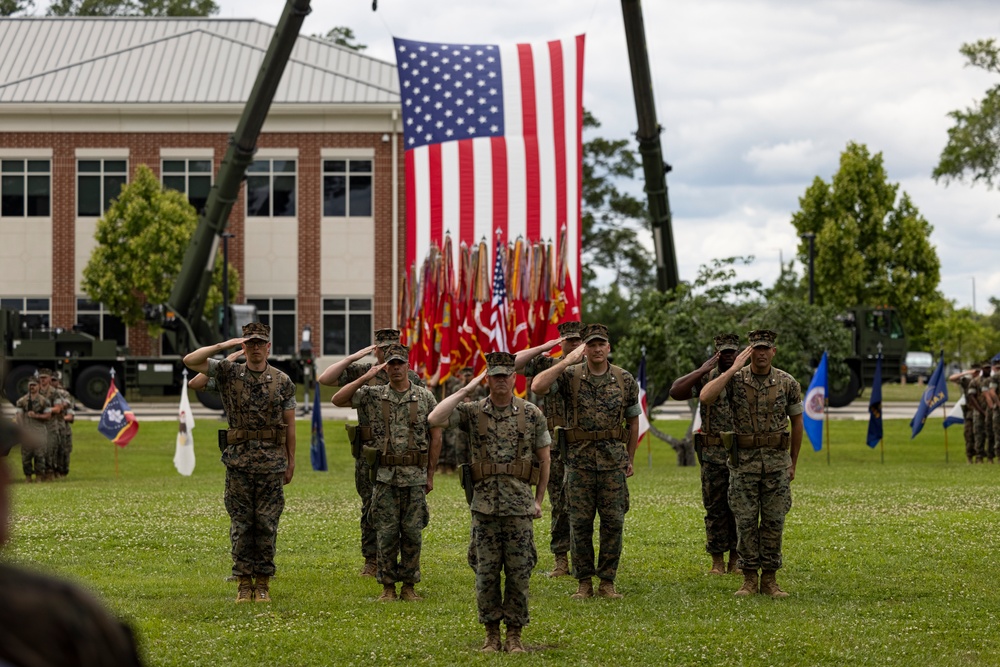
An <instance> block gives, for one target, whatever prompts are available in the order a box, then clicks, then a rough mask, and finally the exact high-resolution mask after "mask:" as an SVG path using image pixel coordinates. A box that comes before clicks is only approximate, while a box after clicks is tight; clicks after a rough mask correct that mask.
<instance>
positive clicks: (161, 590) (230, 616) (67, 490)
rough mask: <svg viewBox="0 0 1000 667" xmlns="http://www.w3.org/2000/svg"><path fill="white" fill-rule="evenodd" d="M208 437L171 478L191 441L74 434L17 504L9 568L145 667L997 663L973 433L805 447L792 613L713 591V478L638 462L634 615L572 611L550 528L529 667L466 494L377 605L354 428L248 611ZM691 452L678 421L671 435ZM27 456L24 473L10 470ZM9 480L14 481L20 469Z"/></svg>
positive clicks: (287, 520)
mask: <svg viewBox="0 0 1000 667" xmlns="http://www.w3.org/2000/svg"><path fill="white" fill-rule="evenodd" d="M218 426H219V422H218V421H210V420H203V421H199V422H198V428H197V429H196V430H195V431H194V435H195V439H196V442H197V453H198V467H197V469H196V470H195V473H194V475H193V477H191V478H182V477H180V476H179V475H177V474H176V472H175V471H174V468H173V464H172V457H173V451H174V436H175V433H176V425H175V424H173V423H169V422H168V423H145V424H142V427H141V430H140V433H139V435H138V437H137V438H136V439H135V440H134V441H133V442H132V444H130V445H129V446H128V447H127V448H126V449H124V450H122V451H121V452H120V454H119V476H118V477H117V478H116V477H115V461H114V451H113V447H112V446H111V445H110V444H109V443H108V442H107V441H106V440H104V439H103V438H101V437H100V436H99V435H98V434H97V433H96V427H95V426H94V425H93V424H92V423H91V424H85V423H79V424H78V425H77V427H76V433H75V442H76V445H75V451H74V454H73V471H72V473H71V476H70V477H69V478H68V479H67V480H64V481H61V482H56V483H52V484H45V485H40V484H33V485H26V484H16V485H15V486H14V489H13V495H14V531H13V532H14V535H13V540H12V543H11V544H10V545H9V546H8V548H7V550H6V556H5V557H6V558H7V559H8V560H11V561H14V562H16V563H19V564H22V565H26V566H30V567H37V568H41V569H43V570H46V571H50V572H54V573H57V574H59V575H61V576H65V577H69V578H71V579H75V580H78V581H80V582H81V583H83V584H84V585H86V586H88V587H90V588H91V589H93V590H95V591H96V592H97V593H98V594H99V595H100V596H102V597H103V599H104V600H105V601H106V602H107V604H108V605H109V606H110V607H111V608H112V609H113V610H114V611H115V612H116V613H118V614H119V615H120V616H122V617H124V618H126V619H128V620H129V621H130V622H131V623H132V624H133V625H134V627H135V628H136V630H137V632H138V634H139V635H140V637H141V639H142V650H143V652H144V655H145V657H146V660H147V663H148V664H150V665H371V664H387V663H396V664H404V663H405V664H420V665H470V664H498V663H501V662H503V663H505V662H508V661H510V662H520V663H522V664H527V663H529V662H530V663H532V664H551V665H557V664H558V665H664V664H669V665H796V666H798V665H831V666H833V665H837V666H840V665H886V664H900V665H963V666H968V665H997V664H1000V633H998V632H997V622H998V616H1000V587H998V576H997V571H996V570H995V569H994V565H995V561H994V557H995V555H996V554H997V549H998V546H1000V545H998V542H1000V538H998V530H1000V466H987V465H979V466H969V465H967V464H966V463H965V461H964V455H963V453H962V452H961V451H960V450H961V445H960V443H959V441H960V439H961V433H960V432H959V431H958V429H952V430H951V431H950V432H949V437H950V439H951V443H950V444H951V455H950V459H951V462H950V463H949V464H945V462H944V442H943V438H942V433H941V431H942V429H941V428H940V425H939V422H938V423H932V424H931V425H929V426H928V427H927V429H926V432H925V433H923V434H921V435H920V436H919V437H918V438H917V440H915V441H910V440H909V433H908V429H907V426H906V422H905V420H900V421H888V422H886V437H887V444H886V446H885V463H884V464H881V463H880V462H879V451H878V450H869V449H868V448H867V447H866V446H864V444H863V440H864V433H865V428H866V425H865V423H864V422H839V421H838V422H834V423H833V429H834V430H833V433H832V441H833V446H832V456H831V463H830V464H829V465H828V464H827V454H826V452H822V453H814V452H812V451H811V450H809V449H808V444H806V445H804V449H803V452H802V456H801V459H800V464H799V470H798V477H797V479H796V480H795V482H794V483H793V494H794V506H793V508H792V511H791V513H790V514H789V516H788V521H787V526H786V532H785V549H784V554H785V568H784V569H783V570H782V571H781V572H780V574H779V581H780V582H781V584H782V586H783V587H784V588H785V590H787V591H789V592H790V593H791V597H789V598H787V599H785V600H772V599H770V598H766V597H763V596H755V597H754V598H751V599H736V598H733V596H732V593H733V591H735V590H736V589H737V588H738V587H739V584H740V579H739V578H737V577H734V576H727V577H710V576H707V575H706V574H705V572H706V571H707V570H708V566H709V559H708V557H707V555H706V554H705V553H704V529H703V522H702V516H703V509H702V507H701V501H700V482H699V478H698V470H697V468H678V467H676V466H675V465H674V455H673V452H672V450H670V448H669V447H667V446H666V445H665V444H662V443H654V445H653V459H652V463H653V465H652V468H650V467H649V466H648V463H647V450H646V448H645V446H643V447H642V448H641V449H640V451H639V454H638V456H637V461H636V471H637V472H636V475H635V477H634V478H633V479H632V481H631V484H630V487H631V498H632V509H631V512H630V513H629V514H628V517H627V520H626V528H625V530H626V535H625V552H624V554H623V557H622V564H621V570H620V572H619V579H618V588H619V590H620V591H621V592H623V593H624V594H625V598H624V599H623V600H619V601H608V600H603V599H593V600H587V601H574V600H571V599H570V598H569V595H570V594H571V593H572V592H573V591H574V590H575V581H573V580H572V579H567V578H563V579H558V580H549V579H548V578H547V577H545V576H543V574H542V573H543V572H544V571H546V570H548V569H550V568H551V566H552V556H551V554H550V553H549V552H548V539H547V536H548V527H549V526H548V519H547V517H546V518H544V519H542V520H540V521H539V522H537V523H536V544H537V546H538V551H539V566H538V569H537V570H536V576H535V577H533V578H532V596H531V615H532V622H531V624H530V625H529V626H528V627H527V628H526V629H525V634H524V639H525V643H526V644H527V645H528V646H529V649H530V650H531V652H530V653H529V655H527V656H521V657H519V658H518V657H513V656H511V657H508V656H484V655H481V654H479V653H478V651H477V649H478V647H479V645H480V644H481V642H482V629H481V626H479V625H478V624H477V622H476V612H475V601H474V597H473V575H472V572H471V571H470V570H469V568H468V566H467V565H466V562H465V550H466V546H467V541H468V535H469V520H468V509H467V506H466V505H465V500H464V497H463V496H462V493H461V490H460V488H459V485H458V480H457V479H456V478H455V477H454V476H450V477H440V476H439V477H438V479H437V486H436V489H435V490H434V492H433V493H432V494H431V495H430V496H429V498H428V502H429V504H430V510H431V523H430V525H429V526H428V528H427V529H426V531H425V532H424V551H423V561H422V571H423V581H422V583H420V584H418V587H417V588H418V592H420V593H421V594H422V595H423V596H424V598H425V599H424V601H423V602H420V603H403V602H394V603H378V602H376V601H375V597H376V595H377V594H378V593H379V592H380V586H379V585H378V584H377V583H375V582H374V581H373V580H372V579H362V578H359V577H358V576H357V575H356V573H357V571H358V568H359V567H360V565H361V562H360V555H359V547H358V505H359V501H358V498H357V497H356V494H355V491H354V485H353V472H352V461H351V459H350V455H349V453H348V451H347V447H346V439H345V436H344V430H343V427H342V425H341V424H339V423H336V422H328V423H327V424H326V428H325V432H326V439H327V450H328V456H329V460H330V464H331V471H330V472H327V473H317V472H313V471H312V470H311V468H310V466H309V424H308V422H301V423H300V424H299V430H298V435H299V448H298V450H299V451H298V468H297V473H296V475H295V479H294V481H293V482H292V484H291V485H290V486H288V487H286V492H287V505H286V509H285V514H284V516H283V517H282V521H281V530H280V536H279V541H278V559H277V560H278V567H279V576H278V577H277V578H276V579H275V581H274V582H273V585H272V594H273V597H274V602H273V603H271V604H270V605H262V604H257V605H239V606H237V605H235V604H234V603H233V598H234V597H235V592H236V586H235V584H233V583H227V582H226V581H225V578H226V576H227V575H228V574H229V568H230V559H229V544H228V518H227V516H226V513H225V509H224V508H223V504H222V488H223V474H224V471H223V467H222V465H221V464H220V463H219V462H218V450H217V448H216V446H215V437H214V430H215V429H216V428H218ZM659 427H660V428H663V429H665V430H667V431H669V432H672V433H677V432H678V431H679V430H680V429H681V428H682V427H683V425H682V424H681V423H680V422H662V423H660V424H659ZM15 454H16V453H15ZM10 463H12V464H14V467H15V468H16V470H15V472H19V460H17V457H16V456H15V457H14V458H13V459H12V460H11V461H10Z"/></svg>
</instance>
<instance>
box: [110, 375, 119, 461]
mask: <svg viewBox="0 0 1000 667" xmlns="http://www.w3.org/2000/svg"><path fill="white" fill-rule="evenodd" d="M114 383H115V367H114V366H112V367H111V384H114ZM111 444H112V445H113V446H114V448H115V479H118V445H117V444H115V443H114V442H112V443H111Z"/></svg>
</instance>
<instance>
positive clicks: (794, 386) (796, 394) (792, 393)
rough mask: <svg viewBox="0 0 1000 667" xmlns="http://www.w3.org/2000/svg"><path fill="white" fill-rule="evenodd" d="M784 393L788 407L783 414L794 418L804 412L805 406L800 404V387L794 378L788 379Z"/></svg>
mask: <svg viewBox="0 0 1000 667" xmlns="http://www.w3.org/2000/svg"><path fill="white" fill-rule="evenodd" d="M786 391H787V392H788V403H787V405H788V407H787V408H786V409H785V414H787V415H788V416H789V417H794V416H795V415H801V414H802V413H803V412H805V405H803V403H802V387H800V386H799V383H798V382H796V381H795V379H794V378H791V377H789V378H788V381H787V386H786Z"/></svg>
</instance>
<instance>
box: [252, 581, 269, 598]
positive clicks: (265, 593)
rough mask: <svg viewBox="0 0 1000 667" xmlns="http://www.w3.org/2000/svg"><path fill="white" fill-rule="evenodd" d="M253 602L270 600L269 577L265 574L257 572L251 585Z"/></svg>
mask: <svg viewBox="0 0 1000 667" xmlns="http://www.w3.org/2000/svg"><path fill="white" fill-rule="evenodd" d="M253 601H254V602H270V601H271V577H270V576H268V575H266V574H258V575H257V580H256V581H255V582H254V586H253Z"/></svg>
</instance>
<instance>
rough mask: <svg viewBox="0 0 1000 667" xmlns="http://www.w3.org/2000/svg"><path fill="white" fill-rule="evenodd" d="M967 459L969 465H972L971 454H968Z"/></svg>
mask: <svg viewBox="0 0 1000 667" xmlns="http://www.w3.org/2000/svg"><path fill="white" fill-rule="evenodd" d="M965 459H966V460H967V461H968V462H969V465H972V457H971V456H966V457H965Z"/></svg>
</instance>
